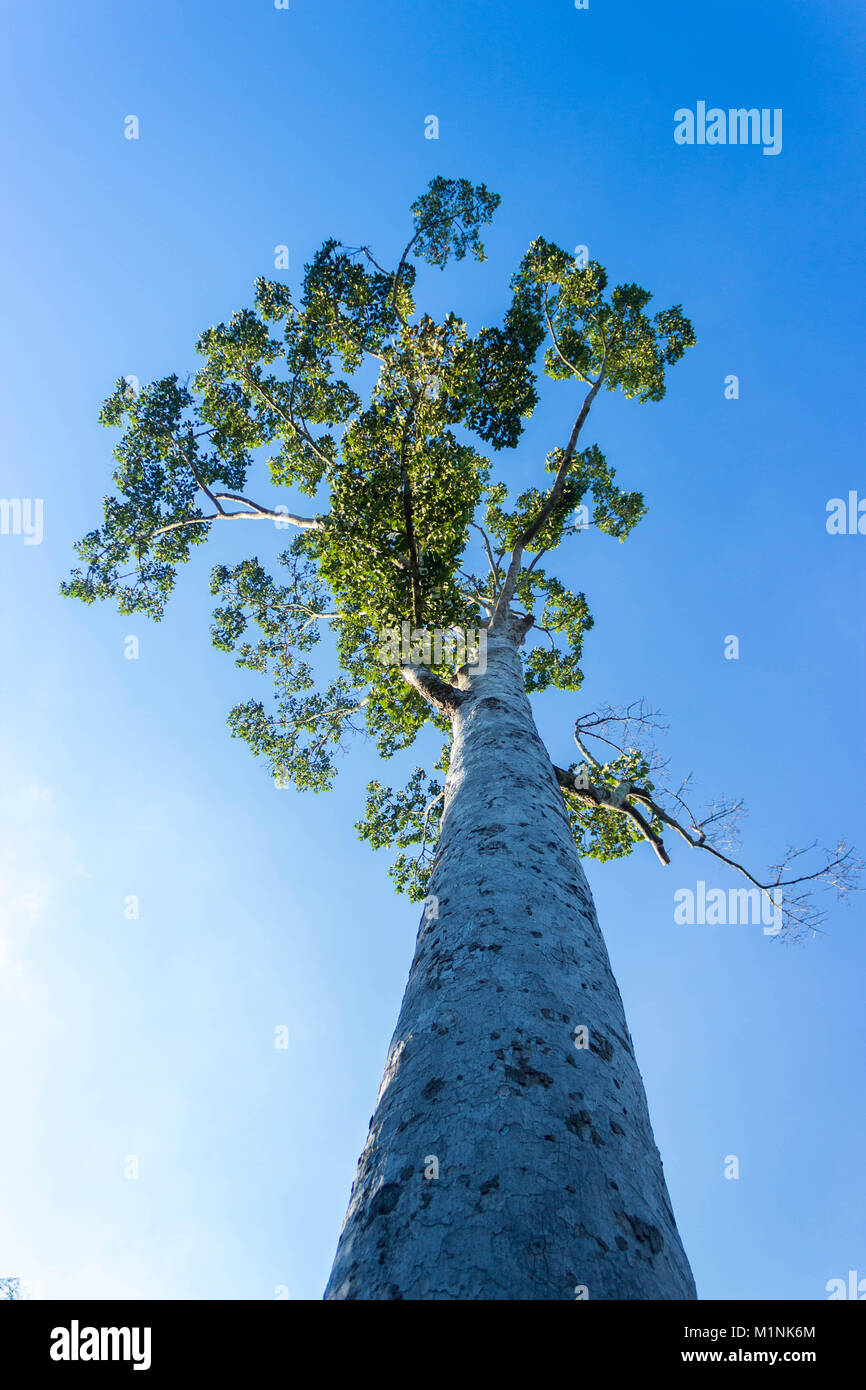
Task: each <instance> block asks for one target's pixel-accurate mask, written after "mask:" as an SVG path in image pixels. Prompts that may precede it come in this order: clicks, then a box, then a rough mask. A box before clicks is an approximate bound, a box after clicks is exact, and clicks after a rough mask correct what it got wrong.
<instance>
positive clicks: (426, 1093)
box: [421, 1076, 445, 1100]
mask: <svg viewBox="0 0 866 1390" xmlns="http://www.w3.org/2000/svg"><path fill="white" fill-rule="evenodd" d="M444 1088H445V1078H444V1076H434V1077H431V1079H430V1080H429V1081H428V1082H427V1085H426V1086H425V1087H424V1090H423V1091H422V1092H421V1099H422V1100H435V1099H436V1097H437V1096H438V1094H439V1092H440V1091H442V1090H444Z"/></svg>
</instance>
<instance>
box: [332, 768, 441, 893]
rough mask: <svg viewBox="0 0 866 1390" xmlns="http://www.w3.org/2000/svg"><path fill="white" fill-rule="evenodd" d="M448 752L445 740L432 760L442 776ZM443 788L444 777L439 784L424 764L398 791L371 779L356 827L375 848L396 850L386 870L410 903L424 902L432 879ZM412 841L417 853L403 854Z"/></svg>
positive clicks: (361, 837) (361, 835) (363, 838)
mask: <svg viewBox="0 0 866 1390" xmlns="http://www.w3.org/2000/svg"><path fill="white" fill-rule="evenodd" d="M450 754H451V749H450V744H448V743H446V744H445V745H444V746H443V748H442V753H441V755H440V757H439V760H438V762H437V764H436V768H437V769H438V770H439V771H440V772H442V773H443V774H444V773H446V772H447V771H448V760H449V757H450ZM443 789H444V778H443V782H439V781H438V780H436V779H435V778H434V777H430V776H428V774H427V773H426V772H425V771H424V769H423V767H416V768H415V771H414V772H413V773H412V775H411V777H410V778H409V781H408V782H407V784H406V786H405V787H404V788H403V790H402V791H398V792H395V791H393V790H392V789H391V788H390V787H383V786H382V783H381V782H378V781H375V782H370V783H369V785H368V787H367V806H366V814H365V816H364V819H363V820H360V821H358V822H357V824H356V826H355V829H356V830H357V831H358V835H359V837H360V839H362V840H367V841H368V843H369V844H370V845H371V847H372V848H373V849H393V848H396V849H397V850H399V853H398V854H397V857H396V859H395V860H394V862H393V864H392V865H391V868H390V869H389V870H388V872H389V875H390V877H391V878H392V879H393V880H394V883H395V885H396V887H397V891H398V892H400V893H406V894H407V895H408V897H409V899H410V901H412V902H413V903H414V902H421V901H422V900H423V898H424V897H425V895H426V892H427V885H428V883H429V881H430V874H431V872H432V867H433V858H434V855H435V852H436V846H437V844H438V842H439V827H440V822H441V819H442V793H443ZM415 845H417V846H418V849H417V852H416V853H415V854H407V853H406V851H407V850H409V849H411V848H412V847H413V846H415Z"/></svg>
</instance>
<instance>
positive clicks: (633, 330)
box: [515, 237, 695, 401]
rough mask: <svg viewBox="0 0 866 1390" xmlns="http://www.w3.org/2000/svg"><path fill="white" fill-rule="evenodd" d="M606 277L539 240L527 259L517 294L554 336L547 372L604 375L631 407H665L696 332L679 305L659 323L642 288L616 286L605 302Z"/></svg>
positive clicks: (547, 354)
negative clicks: (671, 379) (668, 372)
mask: <svg viewBox="0 0 866 1390" xmlns="http://www.w3.org/2000/svg"><path fill="white" fill-rule="evenodd" d="M607 283H608V281H607V272H606V271H605V269H604V266H602V265H600V264H599V263H598V261H589V262H587V264H586V265H584V266H582V265H580V263H579V262H578V261H577V259H576V258H575V257H573V256H570V255H569V254H568V252H566V251H563V250H562V248H561V247H559V246H556V245H555V244H554V243H553V242H549V241H545V239H544V238H543V237H539V238H538V239H537V240H536V241H534V242H533V243H532V245H531V246H530V247H529V250H528V251H527V253H526V255H525V257H524V258H523V262H522V264H521V267H520V270H519V272H518V274H517V276H516V277H515V286H516V289H517V292H518V294H519V296H520V300H521V303H522V305H523V306H524V309H525V313H526V314H527V315H528V316H529V317H530V318H534V319H535V320H536V321H538V322H543V323H544V324H545V325H546V326H547V328H548V330H549V332H550V335H551V339H552V342H551V345H550V346H549V347H548V348H547V350H546V352H545V357H544V369H545V372H546V374H547V375H548V376H550V377H553V378H554V379H555V380H567V379H569V378H571V377H574V376H576V377H578V378H580V379H582V380H584V381H589V380H590V379H593V378H595V377H597V376H598V374H599V373H600V372H601V370H602V368H604V385H605V386H606V388H607V390H608V391H617V390H619V391H622V393H623V395H624V396H625V397H626V398H627V399H631V398H633V397H635V396H636V397H637V398H638V400H641V401H660V400H661V399H662V398H663V396H664V394H665V368H666V367H669V366H671V365H672V364H673V363H675V362H678V361H679V359H680V358H681V357H682V355H683V353H684V352H685V350H686V348H688V347H691V346H693V344H694V341H695V335H694V329H693V328H692V325H691V323H690V322H689V320H688V319H687V318H686V317H685V316H684V314H683V312H682V307H681V306H680V305H679V304H676V305H674V306H673V307H672V308H670V309H663V310H661V311H660V312H659V313H656V314H654V315H653V316H652V318H649V317H647V315H646V314H645V313H644V312H643V311H644V309H645V308H646V307H647V305H648V304H649V301H650V299H651V298H652V295H651V294H650V292H649V291H648V290H644V289H641V287H640V286H639V285H634V284H627V285H617V286H615V288H614V289H613V290H612V291H611V293H610V296H609V298H605V291H606V289H607Z"/></svg>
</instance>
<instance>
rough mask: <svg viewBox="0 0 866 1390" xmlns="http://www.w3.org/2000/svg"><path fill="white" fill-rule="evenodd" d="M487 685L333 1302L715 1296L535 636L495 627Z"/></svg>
mask: <svg viewBox="0 0 866 1390" xmlns="http://www.w3.org/2000/svg"><path fill="white" fill-rule="evenodd" d="M465 685H466V689H467V693H468V698H467V699H466V700H465V701H464V702H463V703H462V704H461V705H460V706H459V708H458V709H457V710H456V712H455V715H454V726H455V744H454V750H453V756H452V761H451V767H450V770H449V774H448V783H447V794H446V803H445V811H444V819H443V827H442V835H441V839H440V844H439V850H438V854H437V860H436V866H435V869H434V873H433V879H432V882H431V885H430V891H431V894H434V895H435V896H436V898H437V899H438V917H435V918H433V919H428V920H422V924H421V929H420V931H419V935H418V943H417V947H416V951H415V957H414V960H413V963H412V969H411V973H410V976H409V983H408V985H407V988H406V994H405V997H404V1000H403V1005H402V1008H401V1011H400V1018H399V1021H398V1024H397V1029H396V1032H395V1034H394V1038H393V1041H392V1043H391V1048H390V1052H389V1055H388V1061H387V1066H386V1071H385V1077H384V1080H383V1082H382V1087H381V1090H380V1093H379V1099H378V1103H377V1106H376V1113H375V1115H374V1116H373V1119H372V1121H371V1125H370V1133H369V1137H368V1139H367V1143H366V1146H365V1148H364V1152H363V1154H362V1156H361V1160H360V1163H359V1167H358V1173H357V1177H356V1179H355V1183H354V1185H353V1188H352V1195H351V1201H350V1205H349V1211H348V1214H347V1216H346V1220H345V1223H344V1226H343V1231H342V1234H341V1237H340V1242H339V1246H338V1249H337V1255H336V1259H335V1261H334V1267H333V1270H332V1273H331V1278H330V1281H329V1284H328V1288H327V1290H326V1293H325V1297H326V1298H329V1299H352V1298H360V1299H400V1298H403V1299H571V1300H573V1299H575V1297H579V1296H581V1297H582V1296H586V1297H588V1298H589V1299H590V1300H592V1299H677V1298H694V1297H695V1296H696V1295H695V1286H694V1281H693V1279H692V1275H691V1271H690V1269H689V1265H688V1261H687V1259H686V1257H685V1254H684V1252H683V1248H682V1245H681V1243H680V1239H679V1235H678V1233H677V1229H676V1224H675V1221H674V1216H673V1212H672V1210H671V1206H670V1201H669V1199H668V1193H667V1188H666V1186H665V1181H664V1176H663V1173H662V1164H661V1159H660V1157H659V1153H658V1150H657V1149H656V1146H655V1143H654V1140H653V1136H652V1130H651V1128H650V1122H649V1115H648V1113H647V1105H646V1098H645V1096H644V1090H643V1084H642V1082H641V1078H640V1073H639V1072H638V1068H637V1063H636V1061H635V1057H634V1051H633V1047H632V1042H631V1038H630V1036H629V1032H628V1028H627V1026H626V1021H625V1015H624V1013H623V1007H622V1001H621V999H620V996H619V991H618V989H617V986H616V982H615V980H614V978H613V974H612V972H611V968H610V962H609V960H608V955H607V950H606V948H605V945H604V941H603V939H602V936H601V932H600V931H599V927H598V923H597V920H596V915H595V909H594V907H593V903H592V899H591V896H590V892H589V887H588V885H587V882H586V878H585V876H584V873H583V870H582V868H581V865H580V862H579V859H578V856H577V852H576V850H575V846H574V842H573V839H572V836H571V833H570V830H569V826H568V822H567V819H566V816H565V812H564V808H563V803H562V795H561V792H560V790H559V788H558V786H557V782H556V778H555V776H554V773H553V770H552V767H551V763H550V760H549V758H548V756H547V753H546V750H545V749H544V746H543V745H542V743H541V740H540V739H539V737H538V733H537V731H536V729H535V724H534V722H533V718H532V714H531V711H530V707H529V702H528V700H527V698H526V696H525V693H524V688H523V677H522V670H521V663H520V658H519V655H518V652H517V648H516V640H515V634H514V631H513V627H508V626H506V628H505V630H504V631H502V632H500V633H496V632H493V631H491V633H490V634H489V638H488V649H487V670H486V672H485V674H484V675H479V676H476V677H474V678H473V679H472V680H471V681H466V682H465ZM581 1025H583V1026H585V1027H586V1028H587V1029H588V1034H589V1047H588V1048H586V1049H578V1048H577V1047H576V1046H575V1030H576V1029H578V1028H579V1027H580V1026H581ZM433 1158H435V1159H436V1160H438V1172H439V1176H438V1177H430V1178H428V1177H425V1170H426V1171H427V1172H431V1171H433V1164H432V1159H433ZM581 1287H583V1288H585V1290H586V1294H585V1295H584V1294H583V1293H582V1292H581V1293H578V1292H577V1291H578V1289H580V1288H581Z"/></svg>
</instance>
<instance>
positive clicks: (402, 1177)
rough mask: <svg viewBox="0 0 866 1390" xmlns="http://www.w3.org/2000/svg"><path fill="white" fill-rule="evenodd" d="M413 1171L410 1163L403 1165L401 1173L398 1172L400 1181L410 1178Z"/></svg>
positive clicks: (406, 1180)
mask: <svg viewBox="0 0 866 1390" xmlns="http://www.w3.org/2000/svg"><path fill="white" fill-rule="evenodd" d="M414 1172H415V1169H414V1168H413V1167H412V1165H411V1163H410V1164H408V1166H407V1167H405V1168H404V1169H403V1171H402V1173H401V1174H400V1181H401V1182H408V1181H409V1179H410V1178H411V1176H412V1174H413V1173H414Z"/></svg>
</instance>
